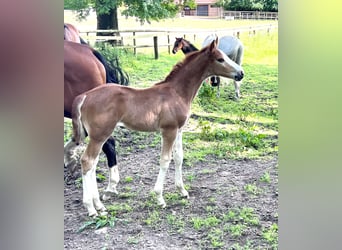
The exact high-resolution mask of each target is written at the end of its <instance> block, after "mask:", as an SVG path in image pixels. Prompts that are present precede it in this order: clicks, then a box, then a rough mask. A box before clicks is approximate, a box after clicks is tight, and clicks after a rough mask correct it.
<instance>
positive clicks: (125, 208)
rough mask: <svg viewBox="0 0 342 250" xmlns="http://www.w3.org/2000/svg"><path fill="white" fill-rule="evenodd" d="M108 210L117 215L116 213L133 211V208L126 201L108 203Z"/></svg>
mask: <svg viewBox="0 0 342 250" xmlns="http://www.w3.org/2000/svg"><path fill="white" fill-rule="evenodd" d="M107 210H108V212H109V213H111V214H114V215H116V214H122V213H129V212H132V211H133V208H132V207H131V206H130V205H128V204H126V203H117V204H111V205H108V206H107Z"/></svg>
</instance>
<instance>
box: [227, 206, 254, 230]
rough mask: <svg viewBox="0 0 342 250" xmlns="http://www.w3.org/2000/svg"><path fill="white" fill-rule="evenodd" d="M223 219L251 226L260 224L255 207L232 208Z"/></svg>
mask: <svg viewBox="0 0 342 250" xmlns="http://www.w3.org/2000/svg"><path fill="white" fill-rule="evenodd" d="M223 220H224V221H229V222H232V223H233V224H237V223H241V224H244V225H251V226H258V225H259V224H260V220H259V217H258V215H257V214H255V213H254V209H253V208H251V207H243V208H241V209H238V208H236V209H232V210H230V211H228V213H227V214H224V215H223Z"/></svg>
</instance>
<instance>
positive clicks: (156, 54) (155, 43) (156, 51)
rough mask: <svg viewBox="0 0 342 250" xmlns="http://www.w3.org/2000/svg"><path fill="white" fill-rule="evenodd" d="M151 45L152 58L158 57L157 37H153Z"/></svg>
mask: <svg viewBox="0 0 342 250" xmlns="http://www.w3.org/2000/svg"><path fill="white" fill-rule="evenodd" d="M153 46H154V59H156V60H157V59H158V37H157V36H154V37H153Z"/></svg>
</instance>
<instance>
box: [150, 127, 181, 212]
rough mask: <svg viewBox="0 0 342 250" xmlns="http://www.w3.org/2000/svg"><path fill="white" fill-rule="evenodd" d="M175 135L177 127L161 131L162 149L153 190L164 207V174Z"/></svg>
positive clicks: (168, 163)
mask: <svg viewBox="0 0 342 250" xmlns="http://www.w3.org/2000/svg"><path fill="white" fill-rule="evenodd" d="M176 135H177V129H175V130H173V129H172V130H164V131H162V149H161V156H160V169H159V174H158V178H157V182H156V184H155V186H154V191H155V192H156V194H157V200H158V204H159V205H161V206H162V207H166V203H165V200H164V198H163V187H164V181H165V176H166V173H167V170H168V168H169V165H170V161H171V154H172V146H173V143H174V141H175V138H176Z"/></svg>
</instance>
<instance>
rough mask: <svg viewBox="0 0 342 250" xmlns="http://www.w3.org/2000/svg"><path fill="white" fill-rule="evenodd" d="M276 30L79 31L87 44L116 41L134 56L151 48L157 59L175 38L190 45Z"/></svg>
mask: <svg viewBox="0 0 342 250" xmlns="http://www.w3.org/2000/svg"><path fill="white" fill-rule="evenodd" d="M276 28H278V25H277V24H266V25H256V26H249V27H239V28H230V29H213V30H211V31H210V32H208V31H207V30H203V29H202V30H166V29H165V30H164V29H153V30H88V31H81V32H80V33H81V36H82V38H83V39H84V40H86V41H87V42H88V43H89V44H92V45H93V44H94V43H95V42H104V41H116V44H117V47H119V48H129V49H133V52H134V54H135V55H136V53H137V49H139V48H153V51H154V57H155V59H158V54H159V48H161V47H167V51H168V53H169V54H170V53H171V49H172V48H173V44H174V41H175V37H183V38H185V39H187V40H189V41H190V42H192V43H196V42H198V41H200V43H202V41H203V40H204V38H205V37H206V36H207V35H208V34H209V33H214V34H217V36H219V37H220V36H223V35H228V34H230V35H234V36H237V37H239V36H240V34H241V33H242V32H249V33H250V34H255V33H256V32H257V31H260V30H266V32H267V33H269V32H270V31H271V30H272V29H276ZM97 32H101V33H112V34H113V33H117V34H120V35H119V36H97V35H96V33H97Z"/></svg>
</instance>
